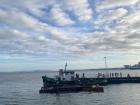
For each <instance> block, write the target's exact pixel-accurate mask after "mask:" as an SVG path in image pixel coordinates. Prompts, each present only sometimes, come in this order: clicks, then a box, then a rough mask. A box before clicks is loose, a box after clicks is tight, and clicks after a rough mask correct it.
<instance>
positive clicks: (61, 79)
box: [39, 63, 106, 93]
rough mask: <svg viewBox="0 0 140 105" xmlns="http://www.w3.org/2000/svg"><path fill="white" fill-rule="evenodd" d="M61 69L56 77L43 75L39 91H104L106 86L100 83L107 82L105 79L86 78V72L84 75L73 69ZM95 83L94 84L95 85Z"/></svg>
mask: <svg viewBox="0 0 140 105" xmlns="http://www.w3.org/2000/svg"><path fill="white" fill-rule="evenodd" d="M66 67H67V63H66V64H65V69H64V70H63V69H60V70H59V74H58V75H57V76H56V77H55V78H50V77H47V76H42V80H43V86H42V87H41V89H40V90H39V93H62V92H63V93H64V92H66V93H67V92H82V91H84V92H87V91H88V92H104V87H103V86H100V84H105V83H106V81H105V79H99V80H96V79H91V78H86V77H85V76H84V73H83V75H82V77H81V78H80V77H79V74H77V73H76V74H75V72H74V71H72V70H67V69H66ZM93 85H94V86H93Z"/></svg>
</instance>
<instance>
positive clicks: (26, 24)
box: [0, 0, 140, 72]
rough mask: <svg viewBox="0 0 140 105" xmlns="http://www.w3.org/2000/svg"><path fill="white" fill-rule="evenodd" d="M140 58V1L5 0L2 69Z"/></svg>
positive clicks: (1, 1) (87, 65)
mask: <svg viewBox="0 0 140 105" xmlns="http://www.w3.org/2000/svg"><path fill="white" fill-rule="evenodd" d="M105 56H106V58H107V65H108V67H122V66H123V65H124V64H135V63H137V62H139V61H140V0H0V72H1V71H5V72H7V71H28V70H58V69H60V68H64V65H65V62H67V63H68V69H92V68H104V67H105V63H104V57H105Z"/></svg>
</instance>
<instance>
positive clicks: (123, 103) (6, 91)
mask: <svg viewBox="0 0 140 105" xmlns="http://www.w3.org/2000/svg"><path fill="white" fill-rule="evenodd" d="M100 72H103V73H106V72H122V73H123V75H127V73H130V74H131V75H134V76H139V75H140V70H134V71H130V70H125V71H124V70H123V71H121V70H120V71H113V70H112V71H111V70H109V71H100ZM79 73H80V74H82V72H79ZM97 73H98V71H87V72H85V76H89V77H92V76H95V74H97ZM44 74H47V75H48V76H54V75H56V73H55V72H48V73H47V72H14V73H0V105H140V84H117V85H108V86H105V92H104V93H90V92H80V93H65V94H59V95H58V94H39V92H38V91H39V89H40V87H41V86H42V79H41V76H42V75H44Z"/></svg>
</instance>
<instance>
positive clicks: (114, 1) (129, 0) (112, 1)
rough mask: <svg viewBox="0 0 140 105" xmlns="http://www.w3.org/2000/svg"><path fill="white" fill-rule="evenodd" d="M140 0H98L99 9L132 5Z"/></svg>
mask: <svg viewBox="0 0 140 105" xmlns="http://www.w3.org/2000/svg"><path fill="white" fill-rule="evenodd" d="M138 1H139V0H103V1H101V2H98V4H97V6H96V7H97V10H104V9H111V8H115V7H121V6H130V5H134V4H136V3H138Z"/></svg>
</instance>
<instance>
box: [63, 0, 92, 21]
mask: <svg viewBox="0 0 140 105" xmlns="http://www.w3.org/2000/svg"><path fill="white" fill-rule="evenodd" d="M62 6H64V7H65V9H67V10H69V11H72V12H73V13H74V14H75V15H76V16H78V19H79V20H80V21H89V20H90V19H92V15H93V12H92V9H91V7H90V4H89V2H88V0H68V1H66V0H63V5H62Z"/></svg>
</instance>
